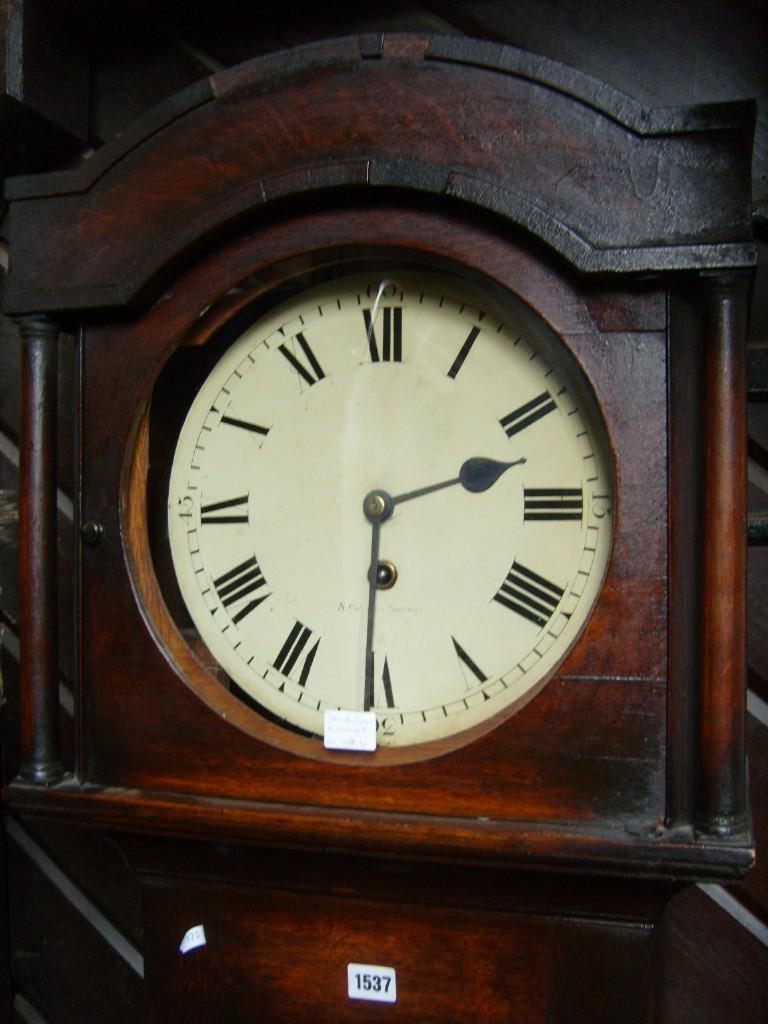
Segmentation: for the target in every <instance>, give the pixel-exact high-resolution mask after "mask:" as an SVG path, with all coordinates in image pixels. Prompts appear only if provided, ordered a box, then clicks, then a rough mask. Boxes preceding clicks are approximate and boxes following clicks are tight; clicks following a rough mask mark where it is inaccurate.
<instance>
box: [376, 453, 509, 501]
mask: <svg viewBox="0 0 768 1024" xmlns="http://www.w3.org/2000/svg"><path fill="white" fill-rule="evenodd" d="M525 461H526V460H525V459H524V458H522V459H515V461H514V462H497V461H496V459H485V458H483V457H482V456H475V457H474V458H472V459H467V461H466V462H464V463H462V466H461V469H460V470H459V475H458V476H457V477H454V479H453V480H443V481H442V482H441V483H439V484H431V485H430V486H429V487H419V488H418V489H417V490H415V491H406V492H405V494H398V495H397V496H396V497H394V498H390V497H389V495H388V494H386V492H385V491H377V492H375V493H377V494H380V495H382V497H384V498H385V499H386V500H387V501H388V502H391V504H392V505H393V506H394V505H399V504H401V502H403V501H410V500H411V499H412V498H420V497H421V496H422V495H424V494H431V493H432V492H433V491H441V490H442V489H443V488H444V487H453V486H454V484H461V486H462V487H463V488H464V490H465V491H469V492H470V493H472V494H479V493H480V492H481V491H487V490H488V489H489V488H490V487H493V485H494V484H495V483H496V481H497V480H498V479H499V477H500V476H501V475H502V474H503V473H506V471H507V470H508V469H509V468H510V467H511V466H520V465H521V464H522V463H524V462H525Z"/></svg>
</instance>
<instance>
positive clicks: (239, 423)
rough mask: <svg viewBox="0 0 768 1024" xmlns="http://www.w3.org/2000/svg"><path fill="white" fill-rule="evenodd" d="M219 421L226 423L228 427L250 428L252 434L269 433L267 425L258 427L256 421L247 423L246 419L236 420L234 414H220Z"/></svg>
mask: <svg viewBox="0 0 768 1024" xmlns="http://www.w3.org/2000/svg"><path fill="white" fill-rule="evenodd" d="M221 422H222V423H226V424H227V425H228V426H230V427H239V428H240V430H250V431H252V432H253V433H254V434H263V435H264V437H266V436H267V434H268V433H269V427H260V426H259V424H258V423H249V422H248V420H237V419H235V417H234V416H222V417H221Z"/></svg>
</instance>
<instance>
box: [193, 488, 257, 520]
mask: <svg viewBox="0 0 768 1024" xmlns="http://www.w3.org/2000/svg"><path fill="white" fill-rule="evenodd" d="M240 505H244V506H245V511H244V512H242V511H241V512H240V513H239V514H237V515H227V514H226V513H225V511H224V510H225V509H228V508H238V507H239V506H240ZM222 513H224V514H222ZM247 522H248V495H247V494H244V495H243V497H242V498H230V499H229V500H228V501H215V502H214V503H213V504H212V505H203V506H202V507H201V508H200V525H201V526H213V525H219V526H220V525H221V524H222V523H247Z"/></svg>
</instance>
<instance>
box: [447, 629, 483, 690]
mask: <svg viewBox="0 0 768 1024" xmlns="http://www.w3.org/2000/svg"><path fill="white" fill-rule="evenodd" d="M451 640H452V641H453V647H454V650H455V651H456V656H457V658H458V659H459V661H462V662H463V663H464V664H465V665H466V667H467V668H468V669H469V671H470V672H471V673H472V675H473V676H474V677H475V679H477V681H478V682H480V683H485V682H487V680H488V676H487V675H486V674H485V673H484V672H483V670H482V669H481V668H478V666H477V664H476V663H475V662H474V661H473V660H472V659H471V658H470V656H469V655H468V654H467V652H466V651H465V650H464V648H463V647H462V646H461V644H460V643H459V642H458V640H457V639H456V637H453V636H452V637H451Z"/></svg>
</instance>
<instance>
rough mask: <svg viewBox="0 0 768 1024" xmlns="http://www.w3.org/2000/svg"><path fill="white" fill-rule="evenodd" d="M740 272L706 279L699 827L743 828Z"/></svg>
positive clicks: (743, 298)
mask: <svg viewBox="0 0 768 1024" xmlns="http://www.w3.org/2000/svg"><path fill="white" fill-rule="evenodd" d="M747 283H748V281H747V279H746V278H745V276H744V275H740V274H736V273H734V274H730V275H727V274H723V275H718V276H713V277H712V278H706V277H705V278H704V280H703V285H704V287H703V288H702V290H701V301H702V302H703V304H704V306H703V309H702V313H703V324H702V326H703V339H702V340H703V357H704V366H703V384H704V394H703V397H702V401H703V426H704V437H703V438H702V444H703V457H704V465H703V471H704V479H703V483H704V489H703V494H704V518H703V548H702V552H701V557H702V563H703V564H702V573H701V577H700V578H701V581H702V593H701V612H700V651H701V661H700V679H699V729H698V733H699V735H698V746H699V758H698V762H699V770H698V773H697V776H698V777H697V787H696V824H697V826H698V827H699V828H700V829H701V830H702V831H704V832H709V833H711V834H716V835H721V836H728V835H732V834H734V833H737V832H740V831H742V829H743V828H744V827H745V825H746V768H745V751H744V729H745V705H746V682H745V680H746V640H745V634H746V545H747V529H746V523H747V511H746V503H747V478H746V393H747V388H746V353H745V335H746V304H747Z"/></svg>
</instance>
